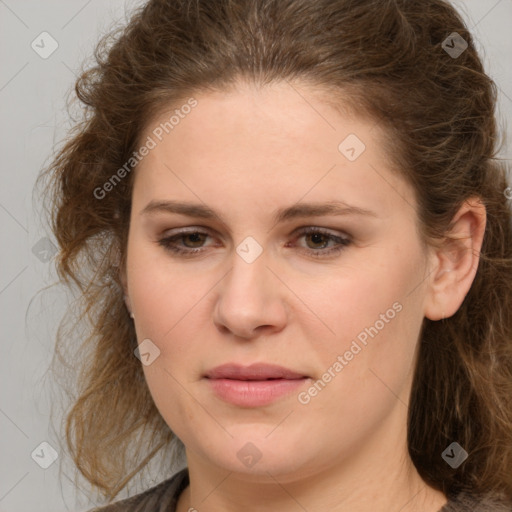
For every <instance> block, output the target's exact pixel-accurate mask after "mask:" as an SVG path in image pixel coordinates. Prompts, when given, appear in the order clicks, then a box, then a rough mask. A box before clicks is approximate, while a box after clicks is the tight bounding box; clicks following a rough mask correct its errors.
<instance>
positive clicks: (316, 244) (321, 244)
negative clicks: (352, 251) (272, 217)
mask: <svg viewBox="0 0 512 512" xmlns="http://www.w3.org/2000/svg"><path fill="white" fill-rule="evenodd" d="M297 238H298V239H300V238H304V239H305V241H306V245H307V248H308V249H310V250H307V251H306V252H307V253H308V254H309V255H311V256H314V257H316V258H323V257H326V256H331V255H334V254H337V253H339V252H341V251H343V250H344V249H345V248H346V247H347V246H349V245H350V244H351V243H352V241H351V239H350V238H349V237H342V236H337V235H334V234H333V233H331V232H329V231H326V230H324V229H322V228H318V227H308V228H305V229H302V230H301V231H300V232H299V233H298V237H297ZM331 242H334V244H335V245H334V246H331V247H327V245H328V244H329V243H331ZM315 249H320V250H315Z"/></svg>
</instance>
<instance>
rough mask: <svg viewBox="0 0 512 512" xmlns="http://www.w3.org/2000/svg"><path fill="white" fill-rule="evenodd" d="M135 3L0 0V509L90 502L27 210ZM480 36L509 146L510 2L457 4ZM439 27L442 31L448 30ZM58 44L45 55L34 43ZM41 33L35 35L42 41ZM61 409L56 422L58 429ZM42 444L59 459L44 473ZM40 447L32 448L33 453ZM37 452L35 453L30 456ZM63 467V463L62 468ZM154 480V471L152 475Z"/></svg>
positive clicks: (43, 510)
mask: <svg viewBox="0 0 512 512" xmlns="http://www.w3.org/2000/svg"><path fill="white" fill-rule="evenodd" d="M139 3H140V0H128V1H126V2H125V1H123V0H102V1H100V0H88V1H87V0H45V1H44V2H43V1H41V0H0V55H1V63H2V65H1V68H0V116H1V117H0V119H1V132H0V148H1V156H2V159H1V178H2V179H1V184H2V186H1V188H0V226H1V227H0V229H1V232H0V236H1V247H2V250H1V265H0V314H1V326H2V339H1V346H0V348H1V355H0V375H1V387H0V433H1V436H0V461H1V467H0V512H50V511H51V512H59V511H64V510H74V511H80V510H88V509H89V508H91V507H92V506H93V504H94V503H93V501H91V500H88V499H87V498H86V497H85V494H84V493H83V492H82V491H80V490H77V489H76V486H75V484H74V483H73V478H74V473H73V468H72V466H71V465H70V464H69V457H68V456H67V455H66V453H65V451H64V450H62V449H61V448H60V441H59V439H58V437H57V435H56V433H55V432H54V430H53V429H52V428H51V426H50V425H51V424H50V413H51V404H52V401H55V400H56V395H55V390H54V389H53V388H52V386H51V385H50V384H49V382H51V375H47V374H46V371H47V369H48V365H49V363H50V360H51V356H52V350H53V336H54V334H55V329H56V325H57V322H58V319H59V318H60V315H61V313H62V312H63V307H64V303H65V300H66V297H65V295H64V293H63V292H62V290H58V289H55V288H54V289H50V290H47V291H46V292H44V293H41V292H40V290H41V289H42V288H43V287H44V286H46V285H48V284H51V283H52V282H53V280H54V279H55V275H54V273H53V266H52V260H51V259H49V260H48V261H45V259H48V258H50V257H51V255H52V245H51V242H50V241H48V239H47V237H48V238H49V239H51V238H52V237H51V235H50V234H48V233H46V232H45V228H44V226H42V224H41V222H40V217H41V215H40V212H39V211H37V208H34V205H33V200H32V188H33V185H34V181H35V178H36V176H37V174H38V172H39V170H40V169H41V168H42V167H43V166H44V165H45V164H47V163H48V161H49V158H50V156H51V150H52V147H53V145H54V143H55V142H58V141H60V140H61V139H62V138H63V137H64V135H65V133H66V130H67V129H68V127H69V126H70V123H69V121H68V116H67V113H66V103H65V101H66V97H67V94H68V92H69V91H70V89H71V88H72V87H73V84H74V80H75V73H76V72H77V70H78V69H79V68H80V67H81V65H82V63H83V62H84V60H85V59H88V58H89V59H90V57H91V55H92V50H93V48H94V45H95V43H96V42H97V40H98V39H99V37H100V35H101V34H103V33H104V32H105V31H106V30H108V29H109V28H111V27H112V26H113V25H114V24H115V23H116V22H117V23H119V22H121V23H122V22H123V21H124V19H125V16H126V14H127V13H129V11H130V10H131V9H132V8H133V7H134V6H136V5H138V4H139ZM454 3H455V4H456V5H457V6H458V7H459V8H460V10H461V11H462V12H463V14H464V16H465V17H466V19H467V20H468V23H469V26H470V28H472V30H473V33H474V35H475V36H476V39H477V41H478V44H479V48H480V51H481V55H483V57H484V61H485V65H486V69H487V71H488V73H489V74H490V75H491V76H492V78H493V79H494V80H495V81H496V83H497V85H498V87H499V92H500V97H499V100H500V102H499V120H500V123H501V124H502V126H503V127H505V128H506V129H507V130H508V132H509V134H508V140H506V144H505V146H504V148H503V150H502V153H501V156H502V157H503V158H507V159H510V158H511V155H512V146H511V143H510V137H511V134H510V128H507V127H506V124H505V123H506V121H507V120H510V119H511V118H512V66H511V57H510V56H511V55H512V33H511V27H512V0H467V1H464V0H457V1H456V2H454ZM447 29H449V27H447ZM45 31H46V32H48V33H49V34H50V35H51V37H52V38H53V39H54V40H55V41H56V42H57V44H58V48H57V50H56V51H55V52H54V53H53V54H52V55H50V56H49V57H48V58H46V59H43V58H42V57H41V56H40V55H39V54H38V53H36V51H34V49H33V48H32V47H31V43H32V41H34V40H35V41H36V43H35V44H38V45H39V47H38V51H39V52H40V53H44V52H45V51H46V52H47V51H49V50H50V49H51V44H55V43H52V41H51V40H50V39H49V38H48V36H40V34H41V33H42V32H45ZM41 38H44V43H41V42H40V41H41ZM59 421H60V420H59V417H58V415H57V417H56V418H55V419H54V424H56V425H58V423H59ZM42 442H48V443H49V444H50V445H51V446H53V447H55V448H56V449H57V451H58V459H57V461H56V462H55V463H53V464H51V465H50V466H49V467H48V468H47V469H43V468H41V467H40V466H39V465H38V464H37V463H36V462H35V461H34V460H33V458H32V457H31V454H32V453H33V452H34V450H36V451H35V454H34V459H36V460H38V461H39V462H40V463H44V462H49V461H50V459H49V449H48V448H47V447H42V448H38V447H39V446H40V443H42ZM41 450H42V451H41ZM37 454H39V457H38V456H37ZM61 463H64V464H61ZM155 479H158V475H155Z"/></svg>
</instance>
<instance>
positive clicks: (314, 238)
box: [158, 227, 352, 258]
mask: <svg viewBox="0 0 512 512" xmlns="http://www.w3.org/2000/svg"><path fill="white" fill-rule="evenodd" d="M207 238H210V235H209V233H207V232H205V231H200V230H197V229H194V230H187V231H181V232H179V233H177V234H174V235H171V236H168V237H165V238H162V239H160V240H158V244H159V245H160V246H162V247H163V248H164V249H166V250H168V251H171V252H173V253H174V254H178V255H180V256H183V257H193V256H195V255H197V254H199V253H203V252H205V250H206V248H205V247H207V246H204V243H205V241H206V239H207ZM301 238H304V239H305V241H306V246H307V247H306V248H304V247H302V249H303V250H305V252H306V253H307V254H308V255H311V256H314V257H317V258H322V257H326V256H330V255H334V254H337V253H339V252H341V251H342V250H344V249H345V248H346V247H347V246H348V245H350V244H351V243H352V241H351V239H350V238H349V237H342V236H337V235H334V234H333V233H331V232H329V231H326V230H324V229H322V228H318V227H308V228H304V229H302V230H300V231H299V232H298V233H297V235H296V236H295V238H294V240H299V239H301ZM332 243H334V246H330V247H327V246H328V245H329V244H332ZM286 247H290V245H289V244H287V245H286Z"/></svg>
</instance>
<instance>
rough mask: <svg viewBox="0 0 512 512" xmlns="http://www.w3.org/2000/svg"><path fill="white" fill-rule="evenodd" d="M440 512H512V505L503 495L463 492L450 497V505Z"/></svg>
mask: <svg viewBox="0 0 512 512" xmlns="http://www.w3.org/2000/svg"><path fill="white" fill-rule="evenodd" d="M439 512H512V503H511V502H510V501H508V500H506V498H505V497H504V496H503V495H502V494H492V493H489V494H485V495H476V494H473V493H471V492H470V491H461V492H459V493H458V494H455V495H452V496H449V497H448V503H447V504H446V505H445V506H444V507H443V508H442V509H441V510H440V511H439Z"/></svg>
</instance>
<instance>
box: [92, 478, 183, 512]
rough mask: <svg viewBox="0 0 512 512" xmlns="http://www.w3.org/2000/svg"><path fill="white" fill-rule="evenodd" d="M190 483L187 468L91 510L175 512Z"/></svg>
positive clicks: (103, 511)
mask: <svg viewBox="0 0 512 512" xmlns="http://www.w3.org/2000/svg"><path fill="white" fill-rule="evenodd" d="M188 484H189V478H188V469H187V468H185V469H182V470H181V471H179V472H178V473H176V474H175V475H174V476H172V477H171V478H169V479H167V480H164V481H163V482H161V483H159V484H158V485H156V486H155V487H152V488H151V489H148V490H147V491H144V492H142V493H140V494H137V495H135V496H132V497H130V498H126V499H124V500H121V501H117V502H115V503H111V504H110V505H106V506H104V507H100V508H95V509H92V510H90V511H89V512H175V509H176V503H177V501H178V497H179V495H180V494H181V492H182V491H183V490H184V489H185V487H187V485H188Z"/></svg>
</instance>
